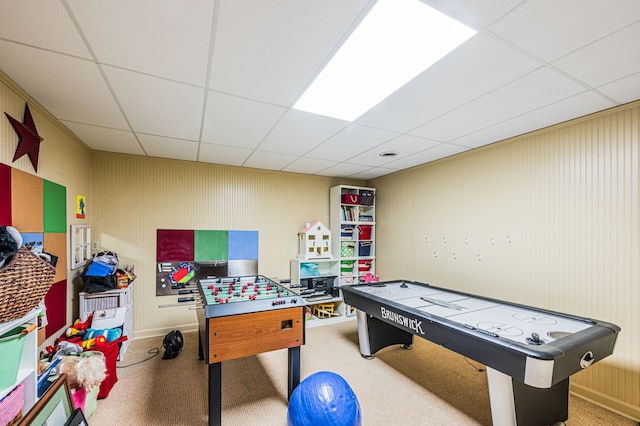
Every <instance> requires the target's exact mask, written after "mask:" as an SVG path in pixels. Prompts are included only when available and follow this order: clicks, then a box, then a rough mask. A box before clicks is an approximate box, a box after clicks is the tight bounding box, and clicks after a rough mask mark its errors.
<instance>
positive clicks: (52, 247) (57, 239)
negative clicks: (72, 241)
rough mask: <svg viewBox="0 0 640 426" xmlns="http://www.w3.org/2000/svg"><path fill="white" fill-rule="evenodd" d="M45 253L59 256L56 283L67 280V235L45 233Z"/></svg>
mask: <svg viewBox="0 0 640 426" xmlns="http://www.w3.org/2000/svg"><path fill="white" fill-rule="evenodd" d="M44 251H46V252H47V253H50V254H52V255H54V256H58V262H57V264H56V265H57V266H56V276H55V278H54V281H62V280H66V279H67V253H68V251H67V234H63V233H60V232H45V233H44Z"/></svg>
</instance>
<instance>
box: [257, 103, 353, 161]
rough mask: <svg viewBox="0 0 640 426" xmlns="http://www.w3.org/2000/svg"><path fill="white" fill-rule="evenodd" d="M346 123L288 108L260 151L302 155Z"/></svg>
mask: <svg viewBox="0 0 640 426" xmlns="http://www.w3.org/2000/svg"><path fill="white" fill-rule="evenodd" d="M348 124H349V123H347V122H346V121H342V120H336V119H335V118H329V117H324V116H322V115H317V114H311V113H308V112H304V111H297V110H289V111H287V113H285V115H284V116H283V117H282V119H281V120H280V121H279V122H278V124H277V125H276V126H275V127H274V128H273V130H272V131H271V133H269V134H268V135H267V137H266V138H265V139H264V141H263V142H262V143H261V144H260V146H259V148H260V150H261V151H270V152H280V153H287V154H294V155H302V154H304V153H306V152H308V151H309V150H311V149H313V148H315V147H316V146H317V145H319V144H320V143H321V142H323V141H324V140H326V139H327V138H329V137H331V136H332V135H334V134H335V133H337V132H338V131H340V130H341V129H343V128H345V127H346V126H348Z"/></svg>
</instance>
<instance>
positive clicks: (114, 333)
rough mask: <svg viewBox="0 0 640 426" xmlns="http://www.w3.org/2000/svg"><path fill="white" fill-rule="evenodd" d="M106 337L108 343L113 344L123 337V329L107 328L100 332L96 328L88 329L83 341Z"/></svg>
mask: <svg viewBox="0 0 640 426" xmlns="http://www.w3.org/2000/svg"><path fill="white" fill-rule="evenodd" d="M98 336H104V337H105V338H106V339H107V342H113V341H114V340H117V339H119V338H120V336H122V329H120V328H106V329H104V330H98V329H95V328H88V329H87V330H86V332H85V333H84V336H83V337H82V340H90V339H93V338H94V337H98Z"/></svg>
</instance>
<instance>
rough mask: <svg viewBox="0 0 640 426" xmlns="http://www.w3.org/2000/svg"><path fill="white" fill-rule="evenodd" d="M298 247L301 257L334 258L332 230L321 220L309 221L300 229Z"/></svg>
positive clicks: (306, 258) (305, 258)
mask: <svg viewBox="0 0 640 426" xmlns="http://www.w3.org/2000/svg"><path fill="white" fill-rule="evenodd" d="M298 247H299V251H298V258H300V259H304V260H308V259H333V256H332V255H331V231H330V230H329V228H327V227H326V226H324V225H323V224H322V222H320V221H319V220H316V221H315V222H311V223H307V224H306V225H305V227H304V228H302V229H301V230H299V231H298Z"/></svg>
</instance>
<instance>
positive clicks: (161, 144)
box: [138, 134, 198, 161]
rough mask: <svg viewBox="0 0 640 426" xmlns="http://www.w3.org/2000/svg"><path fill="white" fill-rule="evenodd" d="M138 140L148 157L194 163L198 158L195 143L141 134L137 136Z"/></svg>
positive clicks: (196, 144)
mask: <svg viewBox="0 0 640 426" xmlns="http://www.w3.org/2000/svg"><path fill="white" fill-rule="evenodd" d="M138 138H139V139H140V142H141V143H142V146H143V147H144V150H145V151H146V153H147V155H148V156H150V157H161V158H172V159H175V160H190V161H196V159H197V157H198V143H197V142H191V141H184V140H180V139H172V138H164V137H161V136H153V135H141V134H138Z"/></svg>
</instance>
